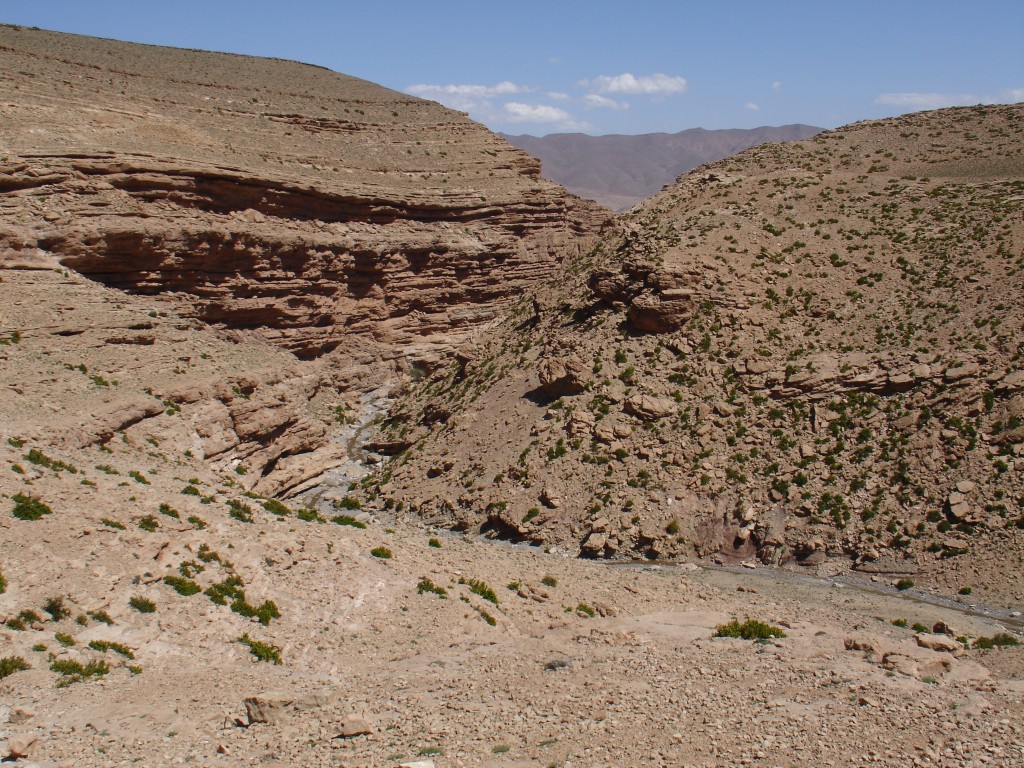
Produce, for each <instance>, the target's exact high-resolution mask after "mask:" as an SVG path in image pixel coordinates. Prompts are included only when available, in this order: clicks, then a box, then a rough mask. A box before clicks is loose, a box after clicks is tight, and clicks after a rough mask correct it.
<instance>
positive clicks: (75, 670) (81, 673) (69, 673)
mask: <svg viewBox="0 0 1024 768" xmlns="http://www.w3.org/2000/svg"><path fill="white" fill-rule="evenodd" d="M50 669H51V670H52V671H54V672H56V673H58V674H59V675H60V676H61V677H60V679H59V680H58V681H57V687H58V688H64V687H65V686H68V685H71V684H72V683H80V682H82V681H83V680H88V679H89V678H90V677H102V676H103V675H106V674H108V673H109V672H110V665H108V664H107V662H105V661H103V660H102V659H100V660H93V661H90V662H89V663H88V664H85V665H83V664H82V663H81V662H79V661H75V660H74V659H57V660H55V661H54V662H53V663H52V664H50Z"/></svg>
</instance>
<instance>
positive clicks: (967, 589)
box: [957, 587, 974, 595]
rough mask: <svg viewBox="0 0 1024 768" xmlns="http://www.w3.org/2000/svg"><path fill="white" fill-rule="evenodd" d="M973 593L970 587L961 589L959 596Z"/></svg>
mask: <svg viewBox="0 0 1024 768" xmlns="http://www.w3.org/2000/svg"><path fill="white" fill-rule="evenodd" d="M973 591H974V590H972V589H971V588H970V587H960V591H959V592H958V593H957V594H960V595H969V594H971V592H973Z"/></svg>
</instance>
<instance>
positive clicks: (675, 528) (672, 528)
mask: <svg viewBox="0 0 1024 768" xmlns="http://www.w3.org/2000/svg"><path fill="white" fill-rule="evenodd" d="M680 530H681V528H680V527H679V521H678V520H677V519H675V518H672V520H671V521H670V522H669V524H668V525H666V526H665V532H666V533H669V534H671V535H672V536H675V535H676V534H677V533H679V531H680Z"/></svg>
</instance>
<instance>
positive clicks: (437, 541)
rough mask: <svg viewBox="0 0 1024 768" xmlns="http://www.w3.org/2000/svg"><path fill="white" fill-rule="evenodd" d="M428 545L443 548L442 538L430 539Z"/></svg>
mask: <svg viewBox="0 0 1024 768" xmlns="http://www.w3.org/2000/svg"><path fill="white" fill-rule="evenodd" d="M427 546H428V547H433V548H434V549H440V548H441V540H440V539H430V541H428V542H427Z"/></svg>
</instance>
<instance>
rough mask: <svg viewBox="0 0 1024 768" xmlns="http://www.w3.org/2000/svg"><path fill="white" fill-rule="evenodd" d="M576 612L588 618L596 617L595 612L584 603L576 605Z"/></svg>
mask: <svg viewBox="0 0 1024 768" xmlns="http://www.w3.org/2000/svg"><path fill="white" fill-rule="evenodd" d="M576 610H577V611H578V612H579V613H582V614H585V615H587V616H589V617H590V618H594V616H596V615H597V612H596V611H595V610H594V609H593V608H591V607H590V606H589V605H587V604H586V603H580V604H579V605H577V606H576Z"/></svg>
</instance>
